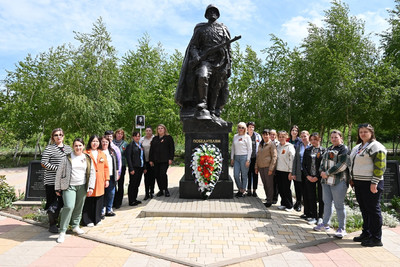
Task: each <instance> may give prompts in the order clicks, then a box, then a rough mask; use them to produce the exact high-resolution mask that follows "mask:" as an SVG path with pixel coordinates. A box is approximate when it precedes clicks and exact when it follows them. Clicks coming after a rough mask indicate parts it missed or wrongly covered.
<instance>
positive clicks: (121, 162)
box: [41, 124, 175, 243]
mask: <svg viewBox="0 0 400 267" xmlns="http://www.w3.org/2000/svg"><path fill="white" fill-rule="evenodd" d="M145 132H146V134H145V136H143V137H141V135H140V132H136V131H134V132H133V133H132V142H131V143H128V142H127V141H126V140H125V132H124V130H123V129H118V130H116V131H115V133H114V132H113V131H106V132H105V134H104V135H103V136H101V137H100V136H98V135H92V136H90V138H89V141H88V143H87V145H86V147H85V142H84V140H83V139H82V138H76V139H74V141H73V143H72V148H71V147H70V146H69V145H67V144H65V143H64V131H63V130H62V129H61V128H56V129H54V130H53V131H52V133H51V144H50V145H48V146H47V147H46V149H45V150H44V152H43V154H42V160H41V164H42V166H43V167H44V169H45V172H44V185H45V190H46V206H45V209H46V210H47V213H48V217H49V225H50V226H49V231H50V232H52V233H59V237H58V239H57V242H59V243H62V242H64V240H65V233H66V231H67V229H68V226H71V229H72V231H73V232H75V233H76V234H78V235H79V234H83V233H84V231H83V230H82V229H81V228H80V225H83V226H87V227H93V226H95V225H99V224H101V220H103V219H105V217H106V216H115V215H116V214H115V213H114V211H113V208H114V209H119V208H120V207H121V205H122V200H123V196H124V182H125V181H124V178H125V173H126V169H127V168H128V172H129V185H128V203H129V205H130V206H137V205H139V204H141V203H142V202H141V201H139V200H138V199H137V197H138V190H139V186H140V183H141V179H142V176H143V174H144V176H145V198H144V200H148V199H149V198H153V197H154V186H155V181H157V184H158V187H159V189H160V191H159V192H158V193H157V194H156V196H162V195H165V196H166V197H169V196H170V193H169V191H168V176H167V169H168V167H169V165H171V164H172V160H173V158H174V153H175V145H174V140H173V138H172V137H171V136H170V135H169V134H168V131H167V128H166V127H165V125H163V124H160V125H158V126H157V134H156V135H155V136H154V135H153V130H152V128H151V126H147V127H146V128H145ZM58 219H59V229H58V227H57V222H58Z"/></svg>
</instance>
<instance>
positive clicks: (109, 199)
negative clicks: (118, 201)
mask: <svg viewBox="0 0 400 267" xmlns="http://www.w3.org/2000/svg"><path fill="white" fill-rule="evenodd" d="M114 196H115V178H114V176H111V177H110V182H109V185H108V187H107V188H105V191H104V207H105V208H106V213H109V212H111V211H112V206H113V203H114Z"/></svg>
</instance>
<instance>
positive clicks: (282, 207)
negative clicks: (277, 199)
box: [278, 206, 286, 210]
mask: <svg viewBox="0 0 400 267" xmlns="http://www.w3.org/2000/svg"><path fill="white" fill-rule="evenodd" d="M284 209H286V207H285V206H279V207H278V210H284Z"/></svg>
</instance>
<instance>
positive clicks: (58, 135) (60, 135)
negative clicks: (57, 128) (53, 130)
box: [53, 134, 64, 137]
mask: <svg viewBox="0 0 400 267" xmlns="http://www.w3.org/2000/svg"><path fill="white" fill-rule="evenodd" d="M63 136H64V135H63V134H55V135H53V137H63Z"/></svg>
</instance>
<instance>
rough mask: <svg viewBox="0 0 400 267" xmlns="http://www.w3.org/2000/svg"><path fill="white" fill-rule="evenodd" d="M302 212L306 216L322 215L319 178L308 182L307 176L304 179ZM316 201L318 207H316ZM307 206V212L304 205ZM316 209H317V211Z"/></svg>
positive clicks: (317, 216) (316, 217) (322, 203)
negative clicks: (313, 181)
mask: <svg viewBox="0 0 400 267" xmlns="http://www.w3.org/2000/svg"><path fill="white" fill-rule="evenodd" d="M303 199H304V214H305V215H306V216H307V218H315V219H318V218H322V217H323V215H324V201H323V200H322V185H321V179H320V178H319V179H318V181H316V182H315V183H312V182H310V181H309V180H308V179H307V178H305V180H304V196H303ZM317 202H318V208H317ZM306 206H307V207H308V210H307V213H306V212H305V207H306ZM317 210H318V211H317Z"/></svg>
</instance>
